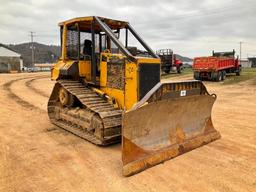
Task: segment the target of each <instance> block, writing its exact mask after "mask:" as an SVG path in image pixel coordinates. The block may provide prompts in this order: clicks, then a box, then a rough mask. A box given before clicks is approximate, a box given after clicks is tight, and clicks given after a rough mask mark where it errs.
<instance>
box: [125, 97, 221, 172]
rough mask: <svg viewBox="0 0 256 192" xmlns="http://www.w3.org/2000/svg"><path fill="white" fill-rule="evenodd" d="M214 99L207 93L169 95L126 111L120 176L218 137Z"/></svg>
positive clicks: (147, 166) (150, 165)
mask: <svg viewBox="0 0 256 192" xmlns="http://www.w3.org/2000/svg"><path fill="white" fill-rule="evenodd" d="M215 99H216V98H215V97H213V96H210V95H193V96H188V97H178V98H169V99H164V100H159V101H156V102H152V103H149V104H147V105H145V106H142V107H140V108H138V109H136V110H132V111H130V112H127V113H125V114H124V117H123V118H124V119H123V127H122V134H123V135H122V161H123V175H124V176H130V175H133V174H135V173H138V172H141V171H143V170H145V169H147V168H149V167H152V166H154V165H156V164H159V163H161V162H164V161H166V160H169V159H171V158H173V157H176V156H178V155H181V154H183V153H185V152H187V151H190V150H193V149H195V148H197V147H200V146H202V145H205V144H207V143H209V142H212V141H214V140H216V139H219V138H220V137H221V136H220V134H219V132H218V131H216V130H215V129H214V127H213V124H212V119H211V111H212V107H213V104H214V101H215Z"/></svg>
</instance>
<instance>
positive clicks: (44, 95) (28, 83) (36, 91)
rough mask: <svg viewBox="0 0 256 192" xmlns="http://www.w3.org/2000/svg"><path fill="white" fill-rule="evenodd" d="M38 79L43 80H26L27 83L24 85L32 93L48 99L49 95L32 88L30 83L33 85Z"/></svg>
mask: <svg viewBox="0 0 256 192" xmlns="http://www.w3.org/2000/svg"><path fill="white" fill-rule="evenodd" d="M38 79H43V78H33V79H30V80H28V81H26V82H25V85H26V86H27V87H28V88H29V89H31V90H32V91H34V92H35V93H37V94H39V95H41V96H43V97H46V98H49V95H48V94H46V93H45V92H43V91H42V90H40V89H37V88H36V87H34V86H33V84H32V83H33V82H34V81H35V80H38Z"/></svg>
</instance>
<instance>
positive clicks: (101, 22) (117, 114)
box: [48, 16, 220, 176]
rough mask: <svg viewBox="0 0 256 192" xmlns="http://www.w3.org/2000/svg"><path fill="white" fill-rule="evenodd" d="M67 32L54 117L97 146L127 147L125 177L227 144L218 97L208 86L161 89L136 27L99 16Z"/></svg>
mask: <svg viewBox="0 0 256 192" xmlns="http://www.w3.org/2000/svg"><path fill="white" fill-rule="evenodd" d="M59 26H60V31H61V43H62V46H61V47H62V51H61V53H62V54H61V57H60V59H59V61H58V62H57V63H56V64H55V65H54V67H53V69H52V73H51V74H52V75H51V77H52V79H53V80H56V84H55V86H54V88H53V91H52V94H51V96H50V99H49V102H48V114H49V118H50V120H51V122H52V123H54V124H55V125H57V126H59V127H61V128H63V129H65V130H68V131H70V132H72V133H73V134H75V135H78V136H79V137H82V138H84V139H86V140H88V141H90V142H92V143H94V144H96V145H109V144H113V143H117V142H120V141H121V142H122V160H123V175H125V176H129V175H132V174H135V173H137V172H140V171H142V170H144V169H146V168H148V167H151V166H153V165H156V164H158V163H161V162H163V161H165V160H168V159H170V158H173V157H175V156H177V155H180V154H182V153H184V152H186V151H189V150H192V149H194V148H197V147H199V146H201V145H204V144H206V143H209V142H211V141H213V140H216V139H218V138H220V134H219V132H217V131H216V130H215V129H214V127H213V125H212V120H211V110H212V106H213V104H214V101H215V99H216V95H214V94H213V95H210V94H209V93H208V92H207V90H206V88H205V86H204V85H203V84H202V82H201V81H184V82H166V83H161V82H160V67H161V61H160V58H159V57H158V56H157V55H156V54H155V53H154V51H152V49H151V48H149V46H148V45H147V44H146V43H145V42H144V41H143V40H142V38H141V37H140V36H139V35H138V34H137V32H136V31H135V30H134V29H133V28H132V26H131V25H130V24H129V23H128V22H125V21H117V20H112V19H107V18H102V17H96V16H94V17H81V18H75V19H71V20H68V21H64V22H62V23H60V24H59ZM130 39H133V41H132V42H134V39H135V40H136V41H137V46H136V47H135V46H133V45H132V44H131V42H130Z"/></svg>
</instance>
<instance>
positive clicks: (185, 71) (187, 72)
mask: <svg viewBox="0 0 256 192" xmlns="http://www.w3.org/2000/svg"><path fill="white" fill-rule="evenodd" d="M188 74H193V70H192V68H185V69H183V70H182V71H181V73H180V74H179V73H177V72H170V73H169V74H165V73H163V74H162V75H161V79H166V78H170V77H178V76H183V75H188Z"/></svg>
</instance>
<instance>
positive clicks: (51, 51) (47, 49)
mask: <svg viewBox="0 0 256 192" xmlns="http://www.w3.org/2000/svg"><path fill="white" fill-rule="evenodd" d="M7 46H8V47H9V48H11V49H12V50H14V51H16V52H18V53H20V54H21V56H22V58H23V62H24V65H25V66H27V67H29V66H31V44H30V43H22V44H15V45H13V44H10V45H7ZM34 47H35V63H53V62H55V61H56V60H57V59H58V57H59V55H60V46H56V45H44V44H40V43H36V42H35V43H34Z"/></svg>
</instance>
